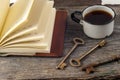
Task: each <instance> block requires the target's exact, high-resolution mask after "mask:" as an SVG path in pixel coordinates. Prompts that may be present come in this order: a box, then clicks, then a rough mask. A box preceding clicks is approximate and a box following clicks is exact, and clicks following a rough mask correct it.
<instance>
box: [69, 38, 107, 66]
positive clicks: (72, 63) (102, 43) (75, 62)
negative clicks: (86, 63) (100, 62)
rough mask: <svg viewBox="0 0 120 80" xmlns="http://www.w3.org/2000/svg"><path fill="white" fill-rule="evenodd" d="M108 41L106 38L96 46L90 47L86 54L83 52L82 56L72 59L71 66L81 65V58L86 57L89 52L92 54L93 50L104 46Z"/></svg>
mask: <svg viewBox="0 0 120 80" xmlns="http://www.w3.org/2000/svg"><path fill="white" fill-rule="evenodd" d="M105 43H106V41H105V40H102V41H100V42H99V43H98V44H97V45H96V46H95V47H93V48H92V49H90V50H89V51H87V52H86V53H85V54H83V55H82V56H80V58H75V59H70V64H71V66H74V67H77V66H80V65H81V60H82V59H83V58H84V57H86V56H87V55H88V54H90V53H91V52H92V51H94V50H95V49H96V48H98V47H102V46H104V45H105Z"/></svg>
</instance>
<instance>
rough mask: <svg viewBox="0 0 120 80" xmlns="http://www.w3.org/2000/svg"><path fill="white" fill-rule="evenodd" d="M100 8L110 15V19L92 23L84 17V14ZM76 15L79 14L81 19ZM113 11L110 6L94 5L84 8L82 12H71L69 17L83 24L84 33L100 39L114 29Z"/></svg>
mask: <svg viewBox="0 0 120 80" xmlns="http://www.w3.org/2000/svg"><path fill="white" fill-rule="evenodd" d="M96 10H100V11H104V12H107V13H109V14H110V15H111V16H112V19H111V20H109V21H107V22H106V23H105V24H102V25H101V24H92V23H90V22H88V21H86V20H85V19H84V17H85V16H86V14H88V13H90V12H93V11H96ZM76 15H79V16H81V19H79V18H77V17H76ZM115 15H116V14H115V11H114V10H113V9H111V8H110V7H107V6H103V5H94V6H89V7H87V8H85V9H84V10H83V11H82V12H81V11H75V12H73V13H72V14H71V18H72V20H73V21H75V22H77V23H79V24H81V25H83V30H84V33H85V34H86V35H87V36H88V37H90V38H94V39H101V38H105V37H107V36H110V35H111V34H112V33H113V30H114V19H115Z"/></svg>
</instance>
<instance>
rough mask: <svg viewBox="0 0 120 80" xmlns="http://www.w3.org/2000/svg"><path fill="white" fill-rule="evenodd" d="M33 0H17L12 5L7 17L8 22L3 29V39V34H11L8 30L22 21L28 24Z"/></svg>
mask: <svg viewBox="0 0 120 80" xmlns="http://www.w3.org/2000/svg"><path fill="white" fill-rule="evenodd" d="M33 2H34V1H33V0H17V2H16V3H15V4H14V5H12V6H11V7H10V10H9V14H8V17H7V18H6V22H5V25H4V28H3V30H2V35H1V37H2V39H3V38H4V37H3V36H5V35H8V34H9V33H8V32H9V31H10V29H12V28H13V27H14V26H18V25H20V24H21V23H22V24H26V22H27V17H28V15H29V12H30V10H31V7H32V4H33ZM2 39H1V40H2Z"/></svg>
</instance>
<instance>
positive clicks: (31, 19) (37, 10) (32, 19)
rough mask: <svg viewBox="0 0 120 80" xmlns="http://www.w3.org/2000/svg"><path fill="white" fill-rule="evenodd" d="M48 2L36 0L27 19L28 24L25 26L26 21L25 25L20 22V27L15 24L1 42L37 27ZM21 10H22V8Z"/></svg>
mask: <svg viewBox="0 0 120 80" xmlns="http://www.w3.org/2000/svg"><path fill="white" fill-rule="evenodd" d="M47 1H48V0H34V3H33V4H32V7H31V10H30V12H29V15H28V17H27V22H26V21H25V22H26V23H25V24H23V23H24V21H23V23H21V22H20V21H18V23H19V24H20V23H21V24H20V25H17V24H14V25H13V27H12V28H11V29H10V30H8V31H7V30H6V29H5V30H6V34H4V35H3V38H2V40H1V42H4V39H5V38H6V37H7V38H8V37H11V36H13V35H15V34H19V33H20V32H21V31H23V30H24V29H27V28H29V27H31V26H36V24H37V23H38V20H39V18H40V16H41V11H42V9H43V7H44V6H45V4H46V2H47ZM20 9H21V8H20Z"/></svg>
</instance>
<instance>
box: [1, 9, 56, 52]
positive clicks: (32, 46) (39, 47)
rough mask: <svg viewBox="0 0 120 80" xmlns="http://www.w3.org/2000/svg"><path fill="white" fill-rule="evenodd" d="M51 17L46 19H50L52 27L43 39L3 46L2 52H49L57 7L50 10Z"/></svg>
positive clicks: (49, 25)
mask: <svg viewBox="0 0 120 80" xmlns="http://www.w3.org/2000/svg"><path fill="white" fill-rule="evenodd" d="M49 16H50V17H49V18H48V19H47V18H46V20H47V21H48V23H47V26H48V27H50V28H49V29H48V30H47V33H46V34H47V35H46V36H45V38H44V39H43V40H42V41H37V42H34V43H21V44H14V45H9V46H6V47H3V48H2V47H1V48H0V52H23V53H28V52H35V53H36V52H42V53H49V52H50V49H51V41H52V35H53V28H54V22H55V16H56V9H54V8H53V9H51V11H50V12H49Z"/></svg>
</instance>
